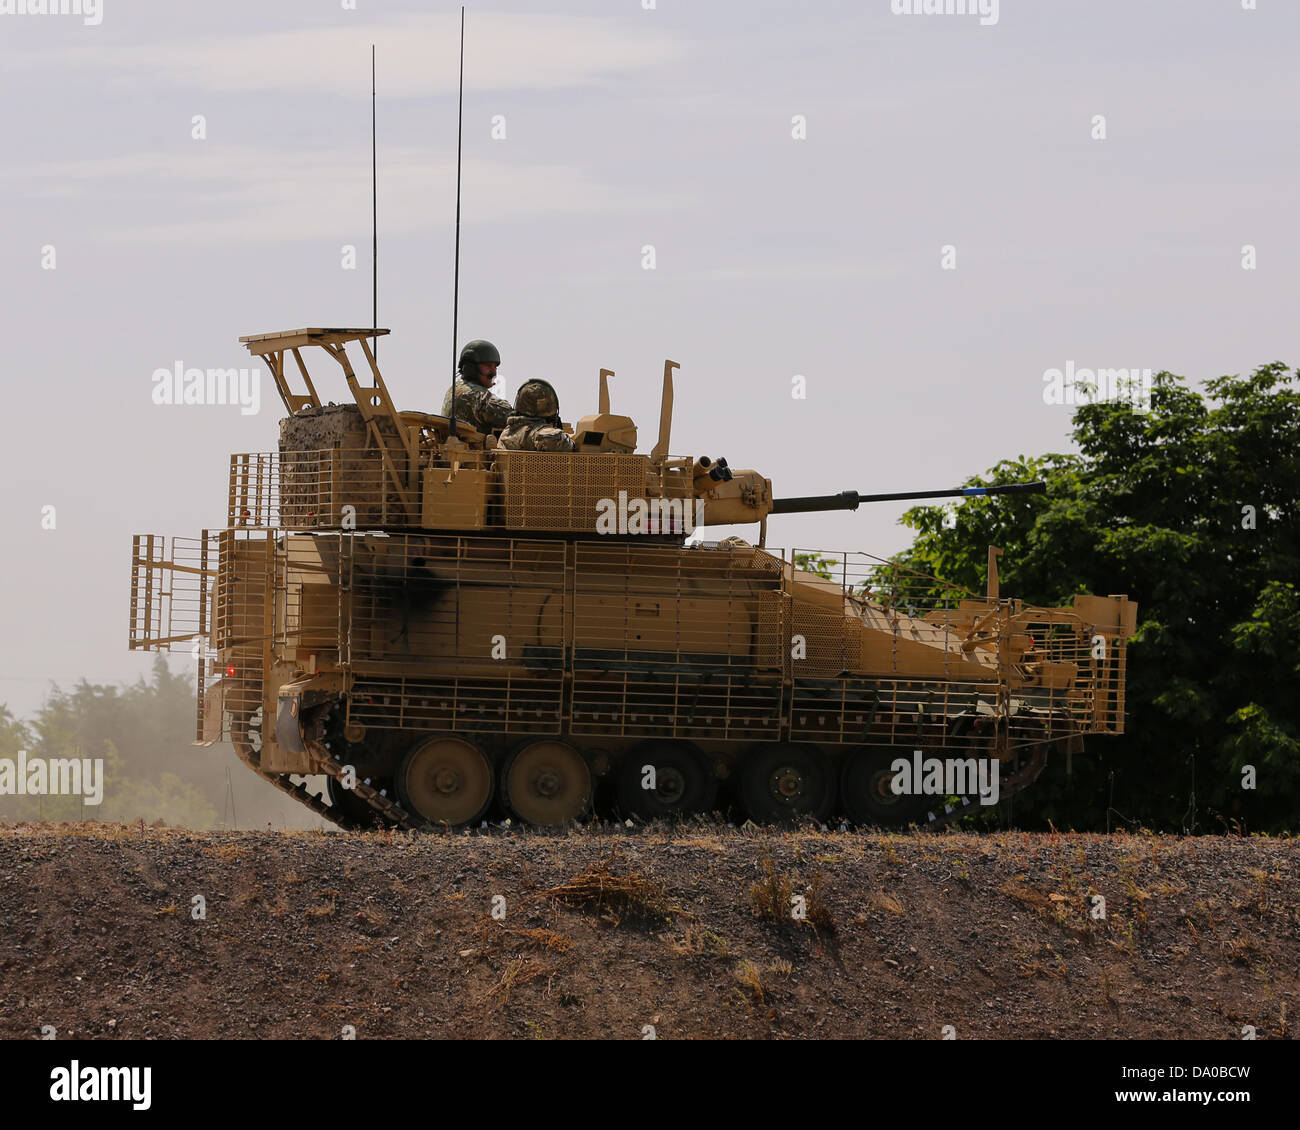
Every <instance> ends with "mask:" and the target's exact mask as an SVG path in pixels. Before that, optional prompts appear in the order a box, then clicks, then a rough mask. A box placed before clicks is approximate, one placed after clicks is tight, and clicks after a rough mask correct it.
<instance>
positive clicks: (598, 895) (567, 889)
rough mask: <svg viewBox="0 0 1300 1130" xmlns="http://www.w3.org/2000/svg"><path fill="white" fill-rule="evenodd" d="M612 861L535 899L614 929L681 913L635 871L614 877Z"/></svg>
mask: <svg viewBox="0 0 1300 1130" xmlns="http://www.w3.org/2000/svg"><path fill="white" fill-rule="evenodd" d="M613 862H614V860H613V856H610V857H607V858H606V859H604V860H601V861H600V862H599V863H597V864H596V865H595V866H593V867H589V868H588V869H587V870H586V871H584V872H583V873H582V874H581V875H575V876H574V877H573V878H572V879H569V880H566V881H565V882H563V883H560V884H559V885H558V886H555V887H550V888H548V889H547V890H545V891H542V892H541V894H540V895H538V898H539V899H543V900H548V901H553V902H558V903H562V904H563V905H564V906H569V907H572V908H573V909H575V910H583V911H586V912H587V913H588V914H595V915H597V916H599V917H600V918H601V919H602V920H603V921H606V922H609V923H610V924H611V925H614V926H617V925H619V923H621V922H623V921H625V920H633V921H637V920H639V921H652V920H656V919H664V918H667V917H668V915H669V914H671V913H674V912H676V913H678V914H680V913H681V911H680V909H679V908H677V907H675V906H674V905H673V904H672V903H671V902H670V901H669V898H668V894H667V892H666V891H665V890H664V889H663V887H661V886H660V885H659V884H658V883H656V882H654V881H652V880H650V879H647V878H646V877H645V876H644V875H641V874H638V873H637V872H631V873H630V874H627V875H618V874H616V873H615V872H613V871H611V870H610V867H611V866H612V865H613Z"/></svg>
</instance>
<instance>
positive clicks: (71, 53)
mask: <svg viewBox="0 0 1300 1130" xmlns="http://www.w3.org/2000/svg"><path fill="white" fill-rule="evenodd" d="M639 16H644V17H645V18H637V17H639ZM459 37H460V17H459V15H458V14H444V13H424V14H420V15H409V16H404V17H401V18H397V19H392V20H388V21H385V22H383V23H374V24H360V25H354V24H353V23H351V22H345V23H343V24H340V25H339V26H336V27H315V28H303V29H293V30H283V31H269V32H262V33H259V34H256V35H246V36H227V37H224V38H221V37H219V38H203V39H197V38H196V39H177V40H172V41H169V42H150V43H145V44H128V43H114V42H109V41H107V40H103V39H96V42H95V43H93V44H85V45H77V46H71V47H60V48H51V49H47V50H26V51H22V52H17V51H14V52H8V53H6V54H7V56H8V57H7V58H6V59H5V66H6V68H7V69H8V68H14V69H17V68H20V67H24V68H31V67H37V68H41V69H52V68H58V69H59V70H60V71H64V72H65V73H66V72H67V71H68V70H69V69H70V68H75V72H74V73H79V72H82V71H85V70H91V69H102V70H104V71H108V72H111V75H110V78H111V81H113V82H115V83H121V84H123V85H127V86H141V87H148V88H151V89H153V88H156V87H157V86H158V85H159V84H160V83H173V84H175V85H178V86H183V87H186V88H188V89H191V90H196V91H214V92H218V93H226V94H233V93H254V92H259V93H260V92H266V91H279V92H288V91H292V92H298V93H311V94H326V95H330V96H338V95H339V94H341V93H346V92H348V91H352V92H354V93H355V94H357V95H361V94H365V95H367V96H368V95H369V93H370V51H369V47H370V44H371V43H374V44H375V48H376V53H377V55H378V61H379V83H378V86H379V91H380V94H381V95H382V96H383V97H385V98H389V97H391V98H423V97H428V96H429V95H434V94H446V93H454V92H455V90H456V83H457V73H458V53H459ZM686 54H687V47H686V45H685V44H684V43H683V42H682V41H681V40H678V39H674V38H672V37H671V36H669V35H667V34H665V33H664V32H663V31H662V30H660V28H659V27H658V26H656V24H655V22H654V19H653V16H651V15H649V14H647V13H641V12H640V11H639V10H634V12H633V14H630V15H628V16H627V17H625V18H622V19H619V20H606V19H597V18H592V17H586V16H567V15H558V14H546V13H527V14H503V13H497V14H494V13H477V12H475V13H470V15H469V17H468V22H467V24H466V35H465V89H466V90H468V91H471V92H472V91H484V90H494V91H496V90H521V89H526V90H560V89H565V88H572V87H582V86H590V85H593V84H597V83H600V82H602V81H605V80H606V79H609V78H612V77H617V76H619V75H621V74H625V73H627V72H629V71H634V70H640V69H643V68H649V67H661V66H664V65H665V64H668V63H673V62H677V61H679V60H681V59H683V58H685V57H686Z"/></svg>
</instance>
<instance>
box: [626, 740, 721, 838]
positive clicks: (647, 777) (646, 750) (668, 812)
mask: <svg viewBox="0 0 1300 1130" xmlns="http://www.w3.org/2000/svg"><path fill="white" fill-rule="evenodd" d="M717 794H718V782H717V780H716V779H715V778H714V776H713V774H712V773H711V772H709V768H708V765H707V764H706V763H705V760H704V758H703V757H701V756H700V754H699V753H698V752H696V750H695V749H694V748H692V747H691V746H689V745H686V744H685V743H682V742H647V743H646V744H645V745H643V746H641V747H639V748H638V749H635V750H633V751H632V752H631V753H629V754H627V755H626V756H625V757H624V758H623V761H622V764H621V765H619V767H618V800H619V805H620V806H621V807H622V809H623V811H624V812H625V813H627V814H628V815H629V816H639V817H640V818H641V819H642V820H656V819H660V818H662V817H666V816H694V815H696V814H698V813H701V812H708V811H710V810H711V809H712V808H713V800H714V798H715V797H716V796H717Z"/></svg>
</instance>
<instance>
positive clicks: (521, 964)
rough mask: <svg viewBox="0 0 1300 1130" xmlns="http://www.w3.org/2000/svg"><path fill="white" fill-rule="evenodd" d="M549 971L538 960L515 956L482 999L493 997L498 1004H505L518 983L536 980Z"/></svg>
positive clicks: (524, 983) (523, 983)
mask: <svg viewBox="0 0 1300 1130" xmlns="http://www.w3.org/2000/svg"><path fill="white" fill-rule="evenodd" d="M549 972H550V970H549V969H547V968H546V966H544V965H541V964H539V963H538V962H533V961H529V960H528V959H527V958H523V957H517V958H515V959H514V960H513V961H511V962H510V963H509V964H508V965H507V966H506V968H505V971H504V972H503V973H502V974H501V976H500V978H499V979H498V980H497V983H496V984H495V985H493V986H492V987H491V988H490V989H488V991H487V993H486V995H485V997H484V999H485V1000H492V999H494V998H495V999H496V1002H497V1004H498V1005H504V1004H507V1003H508V1002H509V1000H510V994H511V993H512V992H513V991H514V990H515V989H517V988H518V987H519V986H520V985H526V984H528V982H529V981H536V980H537V979H538V978H539V977H545V976H546V975H547V974H548V973H549Z"/></svg>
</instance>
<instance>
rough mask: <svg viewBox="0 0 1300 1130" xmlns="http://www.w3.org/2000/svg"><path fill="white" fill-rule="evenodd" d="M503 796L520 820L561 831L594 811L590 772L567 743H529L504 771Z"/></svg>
mask: <svg viewBox="0 0 1300 1130" xmlns="http://www.w3.org/2000/svg"><path fill="white" fill-rule="evenodd" d="M501 794H502V798H503V799H504V800H505V802H506V804H507V805H508V806H509V808H510V811H511V812H513V813H514V814H515V815H516V816H518V817H519V819H520V820H524V821H526V822H527V823H529V824H536V825H537V826H538V827H541V828H558V827H560V826H562V825H564V824H567V823H569V822H570V821H572V820H581V819H582V818H583V817H584V816H585V815H586V814H587V810H588V809H589V808H590V807H591V770H590V769H589V768H588V766H587V763H586V761H584V760H583V757H582V754H580V753H579V752H578V751H577V750H576V749H574V748H573V746H571V745H569V744H568V743H567V742H561V741H555V740H553V739H546V740H544V741H537V742H530V743H529V744H528V745H526V746H523V747H521V748H520V749H517V750H515V752H514V753H512V754H511V755H510V758H509V760H507V761H506V763H505V765H504V766H503V767H502V769H501Z"/></svg>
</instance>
